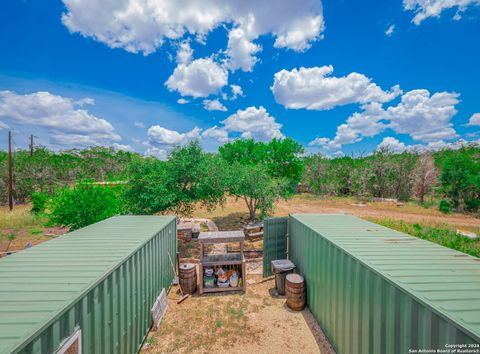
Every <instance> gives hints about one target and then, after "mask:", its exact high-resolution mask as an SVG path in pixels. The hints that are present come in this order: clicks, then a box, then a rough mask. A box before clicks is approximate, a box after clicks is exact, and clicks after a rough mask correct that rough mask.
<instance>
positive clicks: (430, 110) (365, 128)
mask: <svg viewBox="0 0 480 354" xmlns="http://www.w3.org/2000/svg"><path fill="white" fill-rule="evenodd" d="M458 97H459V95H458V94H457V93H454V92H437V93H434V94H433V95H431V94H430V92H429V91H428V90H412V91H409V92H407V93H405V94H404V95H402V98H401V101H400V102H399V103H398V104H397V105H393V106H390V107H388V108H386V109H385V108H383V106H382V104H381V103H378V102H372V103H369V104H365V105H362V108H363V111H361V112H356V113H354V114H353V115H351V116H350V117H349V118H348V119H347V121H346V122H345V123H343V124H341V125H339V126H338V127H337V132H336V134H335V137H334V138H332V139H330V138H325V137H320V138H316V139H314V140H313V141H311V142H310V143H309V146H318V147H320V148H321V149H324V150H325V151H327V152H330V151H336V150H340V149H341V148H342V146H343V145H346V144H353V143H356V142H359V141H361V140H363V138H365V137H372V136H375V135H377V134H379V133H381V132H383V131H385V130H386V129H392V130H393V131H394V132H395V133H398V134H408V135H410V137H411V138H412V139H414V140H416V141H420V142H424V143H434V142H438V141H442V140H449V139H454V138H456V137H457V133H456V131H455V129H454V128H453V125H452V123H451V119H452V118H453V116H454V115H455V114H456V113H457V110H456V108H455V106H456V105H457V104H458V103H459V102H460V101H459V100H458Z"/></svg>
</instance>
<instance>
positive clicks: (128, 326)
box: [17, 219, 177, 354]
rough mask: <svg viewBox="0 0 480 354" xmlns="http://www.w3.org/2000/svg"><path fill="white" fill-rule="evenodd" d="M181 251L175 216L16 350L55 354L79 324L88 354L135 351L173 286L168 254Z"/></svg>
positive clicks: (84, 350)
mask: <svg viewBox="0 0 480 354" xmlns="http://www.w3.org/2000/svg"><path fill="white" fill-rule="evenodd" d="M176 250H177V246H176V221H175V219H173V220H172V221H171V222H170V223H169V224H168V225H167V226H166V227H165V228H164V229H162V230H161V231H160V232H158V234H157V235H156V236H154V237H153V238H151V239H150V240H149V241H148V242H147V243H146V244H145V245H144V246H143V247H142V248H141V249H139V250H138V251H136V252H135V253H133V254H132V255H131V256H130V257H129V258H128V259H127V260H126V261H125V262H123V263H122V264H119V265H118V267H116V268H115V269H114V270H112V272H110V273H109V274H105V277H104V279H101V280H100V281H99V283H98V284H97V285H96V286H95V287H94V288H93V289H91V290H90V291H89V292H88V293H87V294H85V296H83V298H82V299H81V300H80V301H78V302H76V303H74V304H72V305H71V306H69V307H68V308H67V309H65V311H64V313H63V314H62V315H61V316H60V317H59V318H58V319H57V320H56V321H55V322H53V323H51V324H49V325H48V327H46V328H45V329H44V330H43V332H42V333H41V335H39V336H37V337H36V338H34V339H33V340H31V341H30V342H28V343H25V346H24V347H22V348H21V349H20V350H19V351H17V352H18V353H42V354H43V353H52V352H54V350H56V349H57V348H58V345H59V343H60V342H61V341H62V340H63V339H64V338H66V337H68V336H70V335H71V334H72V333H73V331H74V328H75V327H76V326H80V328H81V330H82V347H83V353H85V354H107V353H125V354H127V353H128V354H131V353H136V352H137V351H138V349H139V347H140V345H141V343H142V341H143V339H144V337H145V336H146V335H147V333H148V330H149V328H150V324H151V315H150V309H151V307H152V305H153V303H154V301H155V299H156V298H157V296H158V295H159V293H160V291H161V289H162V288H165V289H168V288H169V287H170V285H171V282H172V279H173V277H174V274H173V270H172V267H171V265H170V263H169V259H168V255H167V252H170V255H171V256H172V257H175V256H176ZM47 305H48V304H47V303H46V306H47ZM32 315H34V314H32Z"/></svg>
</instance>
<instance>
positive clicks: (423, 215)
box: [0, 194, 480, 257]
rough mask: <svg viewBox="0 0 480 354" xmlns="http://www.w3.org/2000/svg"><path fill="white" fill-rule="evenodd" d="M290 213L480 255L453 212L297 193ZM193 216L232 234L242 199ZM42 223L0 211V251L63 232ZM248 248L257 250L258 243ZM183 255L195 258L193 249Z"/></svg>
mask: <svg viewBox="0 0 480 354" xmlns="http://www.w3.org/2000/svg"><path fill="white" fill-rule="evenodd" d="M290 213H348V214H352V215H355V216H358V217H361V218H364V219H367V220H370V221H373V222H377V223H379V224H382V225H384V226H387V227H391V228H393V229H396V230H399V231H402V232H406V233H409V234H412V235H414V236H417V237H421V238H424V239H428V240H431V241H434V242H438V243H440V244H442V245H444V246H446V247H452V248H456V249H459V250H461V251H462V252H465V253H468V254H471V255H475V256H477V257H478V256H479V254H480V245H479V243H480V241H478V240H469V239H466V238H463V237H460V236H458V235H457V233H456V231H457V230H462V231H466V232H473V233H476V234H480V219H479V218H478V217H475V216H473V215H466V214H459V213H452V214H447V215H445V214H442V213H441V212H440V211H438V210H437V209H435V208H424V207H422V206H420V205H418V204H416V203H413V202H412V203H405V204H397V203H393V202H372V203H365V204H362V203H359V202H358V201H357V200H355V199H353V198H328V199H327V198H319V197H316V196H314V195H311V194H299V195H296V196H294V197H293V198H292V199H289V200H287V201H280V202H279V203H278V205H277V207H276V209H275V215H276V216H285V215H288V214H290ZM193 216H194V217H201V218H209V219H212V220H213V221H214V222H215V223H216V224H217V226H218V228H219V229H220V230H236V229H240V228H241V227H242V225H243V223H244V222H245V220H246V219H247V217H248V213H247V209H246V206H245V205H244V203H243V201H241V200H238V201H237V200H235V199H234V198H229V199H228V200H227V203H226V204H225V205H224V207H219V208H217V209H215V210H213V211H208V210H205V209H203V208H201V207H199V208H197V209H196V210H195V212H194V215H193ZM45 223H46V220H45V219H44V218H42V217H36V216H34V215H32V214H31V213H30V206H29V205H20V206H15V208H14V211H13V212H12V213H10V212H9V211H8V208H6V207H0V252H2V251H5V248H6V247H7V245H8V244H9V237H10V238H11V235H14V236H15V239H14V240H13V242H12V243H11V245H10V249H11V250H18V249H23V248H24V247H25V245H26V244H27V243H28V242H31V243H32V244H33V245H35V244H37V243H40V242H44V241H46V240H49V239H51V238H52V237H56V235H59V234H63V233H65V232H66V231H67V230H66V229H62V228H58V227H47V226H46V225H45ZM415 225H417V226H415ZM253 246H255V248H258V247H261V243H259V244H258V245H253ZM186 251H187V252H186V253H187V254H188V253H190V254H191V256H193V257H195V255H196V249H191V250H186Z"/></svg>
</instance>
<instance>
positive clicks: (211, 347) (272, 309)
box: [142, 279, 320, 353]
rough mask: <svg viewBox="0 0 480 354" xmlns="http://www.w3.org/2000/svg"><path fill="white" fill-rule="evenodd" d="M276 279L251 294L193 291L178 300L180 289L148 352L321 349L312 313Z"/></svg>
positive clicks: (172, 296) (253, 287)
mask: <svg viewBox="0 0 480 354" xmlns="http://www.w3.org/2000/svg"><path fill="white" fill-rule="evenodd" d="M274 286H275V285H274V281H273V280H272V279H269V280H266V281H263V282H259V283H255V284H252V285H249V286H248V287H247V292H246V294H229V295H226V294H225V295H224V294H222V295H213V294H212V295H208V296H207V295H204V296H193V297H190V298H188V299H187V300H185V301H184V302H183V303H181V304H177V303H176V300H177V298H178V295H177V293H176V289H175V288H174V289H172V291H170V294H169V296H168V298H169V299H168V306H169V308H168V310H167V313H166V315H165V318H164V320H163V321H162V324H161V325H160V329H159V330H158V331H157V332H152V333H150V336H149V338H148V340H147V343H148V344H147V346H146V347H144V349H143V350H142V352H143V353H227V352H228V353H267V352H268V353H320V349H319V345H318V344H317V340H316V336H317V337H319V334H318V333H317V332H316V331H315V330H313V331H312V330H311V329H310V328H309V326H308V322H307V320H306V318H308V316H309V311H308V310H307V309H305V310H304V311H301V312H294V311H291V310H290V309H288V308H287V307H286V305H285V298H284V297H278V296H276V294H275V292H274V291H273V290H272V288H274Z"/></svg>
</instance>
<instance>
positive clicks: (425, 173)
mask: <svg viewBox="0 0 480 354" xmlns="http://www.w3.org/2000/svg"><path fill="white" fill-rule="evenodd" d="M413 176H414V193H415V195H416V196H417V197H418V199H419V201H420V203H422V204H423V203H424V201H425V196H426V195H428V194H429V193H430V192H431V191H432V189H433V186H434V185H435V184H436V183H437V177H438V171H437V169H436V168H435V162H434V160H433V157H432V155H431V154H430V152H429V151H426V152H424V153H423V154H421V155H420V156H419V158H418V160H417V163H416V165H415V169H414V172H413Z"/></svg>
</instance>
